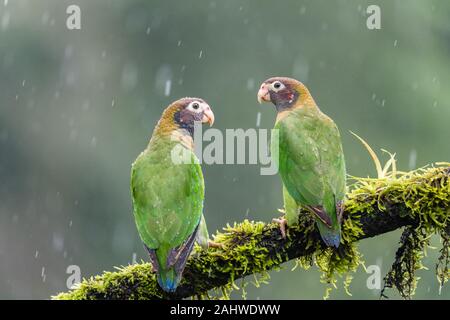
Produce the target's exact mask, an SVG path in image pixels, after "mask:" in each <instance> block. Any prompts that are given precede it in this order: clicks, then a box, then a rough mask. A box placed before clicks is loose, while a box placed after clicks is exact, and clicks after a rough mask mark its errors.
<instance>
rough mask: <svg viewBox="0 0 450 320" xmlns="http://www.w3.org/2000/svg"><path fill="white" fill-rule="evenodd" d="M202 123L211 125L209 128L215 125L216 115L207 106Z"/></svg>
mask: <svg viewBox="0 0 450 320" xmlns="http://www.w3.org/2000/svg"><path fill="white" fill-rule="evenodd" d="M202 123H209V126H212V125H213V124H214V113H213V112H212V110H211V108H210V107H209V106H207V107H206V108H205V111H203V119H202Z"/></svg>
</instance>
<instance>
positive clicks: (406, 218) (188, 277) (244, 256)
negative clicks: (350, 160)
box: [53, 167, 450, 299]
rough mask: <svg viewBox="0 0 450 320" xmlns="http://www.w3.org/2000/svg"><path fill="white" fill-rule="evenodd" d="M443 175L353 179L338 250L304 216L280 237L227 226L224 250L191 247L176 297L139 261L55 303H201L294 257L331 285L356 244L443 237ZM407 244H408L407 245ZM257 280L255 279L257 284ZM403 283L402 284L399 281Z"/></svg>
mask: <svg viewBox="0 0 450 320" xmlns="http://www.w3.org/2000/svg"><path fill="white" fill-rule="evenodd" d="M449 173H450V169H449V168H448V167H438V168H430V169H426V170H417V171H414V172H411V173H404V174H402V175H401V176H400V177H399V178H398V177H392V176H391V177H389V178H385V179H357V180H356V182H355V183H354V185H353V186H352V187H351V188H350V189H351V191H350V192H349V193H348V195H347V200H346V202H345V213H344V222H343V228H342V245H341V246H340V247H339V249H338V250H337V251H336V250H332V249H329V248H326V247H325V246H324V245H323V242H322V241H321V240H320V236H319V234H318V232H317V230H316V228H315V226H314V224H313V223H312V221H311V219H310V217H309V216H308V215H307V214H304V215H300V220H299V225H298V226H295V227H292V228H289V229H288V237H287V238H286V239H283V238H282V237H281V235H280V231H279V228H278V226H277V225H275V224H273V223H269V224H264V223H262V222H249V221H244V222H242V223H240V224H235V225H234V226H227V227H226V228H224V230H223V232H221V233H217V234H216V236H215V241H216V242H219V243H222V244H223V245H224V248H223V249H216V248H210V249H209V250H208V251H202V250H200V249H199V248H196V249H195V252H194V254H193V255H192V256H191V258H190V259H189V262H188V264H187V266H186V269H185V271H184V277H183V280H182V283H181V285H180V286H179V287H178V289H177V291H176V292H175V293H174V294H167V293H165V292H163V291H161V290H160V288H159V287H158V285H157V283H156V280H155V275H154V274H153V273H152V269H151V266H150V265H149V264H148V263H143V264H136V265H130V266H126V267H123V268H120V269H119V270H118V271H115V272H105V273H104V274H103V275H100V276H96V277H93V278H91V279H86V280H84V281H83V282H82V283H81V284H80V285H79V286H78V287H77V288H75V289H73V290H71V291H69V292H67V293H61V294H59V295H57V296H55V297H53V298H54V299H179V298H187V297H193V296H194V297H195V296H197V297H201V296H203V297H205V296H206V297H207V292H208V291H209V290H211V289H214V288H222V289H223V288H225V289H227V288H228V289H229V288H231V287H232V286H234V283H235V281H236V280H237V279H239V278H242V277H246V276H249V275H253V274H254V275H258V274H264V273H265V272H267V271H268V270H271V269H274V268H279V267H280V265H281V264H282V263H284V262H286V261H289V260H292V259H297V261H298V262H299V265H301V266H304V267H307V266H308V265H312V264H313V263H315V264H317V265H318V266H319V268H320V269H321V270H322V271H323V272H324V277H323V279H324V280H325V281H327V282H332V281H333V280H332V277H333V274H335V273H338V274H342V273H347V272H349V271H353V270H355V269H356V268H357V267H358V265H359V264H360V263H361V261H360V259H359V257H360V255H359V253H358V252H357V251H356V247H355V246H354V244H355V242H357V241H359V240H362V239H365V238H370V237H374V236H378V235H382V234H384V233H387V232H390V231H393V230H396V229H399V228H402V227H405V226H408V232H409V233H411V232H413V230H419V229H420V232H419V233H418V234H415V235H414V236H415V237H416V238H417V237H419V235H422V236H427V235H429V234H432V233H438V234H441V235H442V236H444V235H447V232H448V225H447V223H448V222H447V221H448V219H449V217H450V183H449ZM449 225H450V224H449ZM424 233H425V234H424ZM404 237H406V235H405V236H404ZM445 239H448V237H447V238H445ZM406 242H407V241H406ZM416 242H417V241H416ZM408 243H409V245H410V246H411V241H410V242H408ZM414 243H415V242H414ZM448 243H449V241H444V245H446V247H443V249H442V250H441V253H442V254H441V258H440V259H439V260H440V261H439V262H440V263H441V264H442V265H441V266H440V267H439V268H436V270H441V272H440V274H439V276H440V277H441V279H442V282H445V281H446V280H447V279H448V274H449V272H448V270H449V269H448V265H447V264H448V260H449V258H448V257H449V254H448V250H449V248H448ZM401 244H402V242H401ZM423 246H424V245H423V242H421V243H420V245H419V246H418V248H415V250H416V251H414V248H411V249H410V250H404V249H403V250H400V249H399V251H401V252H400V253H402V254H403V252H412V253H411V255H416V254H417V251H418V250H423ZM400 253H398V255H400ZM398 259H399V260H401V262H402V263H403V262H404V261H405V259H406V260H407V259H412V261H413V262H414V265H416V264H417V263H416V262H417V261H416V260H417V256H414V257H410V256H408V255H406V254H403V255H402V256H401V257H399V258H398ZM441 260H444V262H443V261H441ZM399 265H400V267H399ZM399 265H397V266H395V263H394V266H393V269H392V270H394V271H395V272H396V276H397V278H401V277H399V273H400V272H401V263H399ZM395 267H396V268H395ZM408 268H409V269H408V270H407V272H410V271H411V267H410V266H408ZM417 268H418V267H417ZM394 271H391V273H392V272H394ZM405 272H406V271H405ZM408 274H409V273H408ZM391 278H396V277H392V274H391ZM391 278H389V280H390V282H389V283H388V285H389V286H391V287H392V286H395V287H397V289H398V290H399V291H401V293H402V290H403V286H404V285H405V284H404V283H396V282H395V281H393V280H392V279H391ZM257 279H258V278H257V277H255V280H256V281H258V280H257ZM408 279H409V278H408ZM408 279H406V281H408ZM251 280H253V278H252V279H251ZM401 281H403V282H404V281H405V279H402V280H401ZM409 281H410V282H409V283H408V284H407V285H409V287H408V290H410V289H411V288H410V287H411V285H414V284H415V278H414V275H412V279H409ZM225 292H227V290H225ZM403 293H404V292H403ZM403 293H402V294H403Z"/></svg>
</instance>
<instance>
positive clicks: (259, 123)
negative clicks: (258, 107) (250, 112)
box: [256, 112, 261, 127]
mask: <svg viewBox="0 0 450 320" xmlns="http://www.w3.org/2000/svg"><path fill="white" fill-rule="evenodd" d="M260 125H261V112H258V114H257V115H256V126H257V127H259V126H260Z"/></svg>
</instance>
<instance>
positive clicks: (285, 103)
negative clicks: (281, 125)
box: [270, 89, 299, 112]
mask: <svg viewBox="0 0 450 320" xmlns="http://www.w3.org/2000/svg"><path fill="white" fill-rule="evenodd" d="M298 97H299V93H298V92H297V91H296V90H289V89H288V90H283V91H280V92H270V99H271V100H272V102H273V104H274V105H275V108H276V109H277V112H283V111H286V110H287V109H290V108H291V107H293V106H294V105H295V103H296V102H297V100H298Z"/></svg>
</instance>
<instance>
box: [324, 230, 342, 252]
mask: <svg viewBox="0 0 450 320" xmlns="http://www.w3.org/2000/svg"><path fill="white" fill-rule="evenodd" d="M321 237H322V240H323V242H325V244H326V245H327V246H329V247H335V248H338V247H339V244H340V243H341V236H340V234H339V233H338V234H321Z"/></svg>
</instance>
